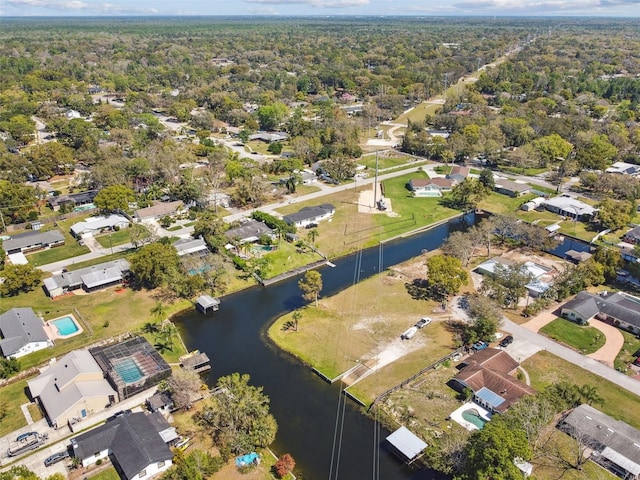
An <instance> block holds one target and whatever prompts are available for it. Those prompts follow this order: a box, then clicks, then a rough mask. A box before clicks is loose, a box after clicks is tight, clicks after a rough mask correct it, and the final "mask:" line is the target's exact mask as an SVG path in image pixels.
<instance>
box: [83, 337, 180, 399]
mask: <svg viewBox="0 0 640 480" xmlns="http://www.w3.org/2000/svg"><path fill="white" fill-rule="evenodd" d="M89 352H90V353H91V355H93V358H95V360H96V362H98V365H100V368H101V369H102V371H103V372H104V374H105V376H106V378H107V380H108V381H109V383H110V384H111V386H112V387H113V388H114V389H115V390H116V391H117V392H118V400H119V401H122V400H124V399H127V398H129V397H132V396H133V395H135V394H137V393H140V392H142V391H143V390H146V389H148V388H151V387H153V386H155V385H157V384H158V383H160V382H161V381H162V380H164V379H165V378H168V377H169V376H170V375H171V367H170V366H169V364H168V363H167V362H166V361H165V360H164V359H163V358H162V356H161V355H160V354H159V353H158V351H157V350H156V349H155V348H153V346H152V345H151V344H150V343H149V342H148V341H147V339H146V338H144V337H133V338H130V339H129V340H125V341H123V342H118V343H114V344H110V345H104V346H100V347H94V348H90V349H89Z"/></svg>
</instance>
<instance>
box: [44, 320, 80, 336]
mask: <svg viewBox="0 0 640 480" xmlns="http://www.w3.org/2000/svg"><path fill="white" fill-rule="evenodd" d="M51 323H53V324H54V325H55V327H56V330H58V335H60V336H61V337H66V336H67V335H71V334H73V333H76V332H77V331H78V330H80V329H79V328H78V325H77V324H76V322H75V321H74V320H73V318H71V317H69V316H66V317H62V318H58V319H57V320H52V321H51Z"/></svg>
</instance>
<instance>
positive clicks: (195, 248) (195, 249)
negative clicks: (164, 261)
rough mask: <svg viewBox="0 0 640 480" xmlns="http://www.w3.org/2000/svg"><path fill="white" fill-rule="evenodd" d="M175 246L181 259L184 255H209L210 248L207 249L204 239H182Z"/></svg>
mask: <svg viewBox="0 0 640 480" xmlns="http://www.w3.org/2000/svg"><path fill="white" fill-rule="evenodd" d="M173 246H174V247H175V249H176V250H177V252H178V256H180V257H182V256H184V255H198V256H204V255H206V254H207V253H209V247H207V243H206V242H205V241H204V240H203V239H202V237H198V238H191V237H190V238H181V239H180V240H178V241H177V242H175V243H174V244H173Z"/></svg>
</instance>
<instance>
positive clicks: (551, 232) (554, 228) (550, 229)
mask: <svg viewBox="0 0 640 480" xmlns="http://www.w3.org/2000/svg"><path fill="white" fill-rule="evenodd" d="M561 228H562V227H561V226H560V225H559V224H557V223H553V224H551V225H547V226H546V227H544V229H545V230H546V231H547V232H549V236H550V237H552V236H553V235H555V233H556V232H557V231H558V230H560V229H561Z"/></svg>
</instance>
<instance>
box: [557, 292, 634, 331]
mask: <svg viewBox="0 0 640 480" xmlns="http://www.w3.org/2000/svg"><path fill="white" fill-rule="evenodd" d="M633 298H634V297H631V296H629V295H622V294H620V293H614V294H611V295H606V296H599V295H592V294H590V293H588V292H580V293H579V294H578V295H576V298H574V299H573V300H571V301H569V302H567V303H565V304H564V305H563V306H562V308H563V309H564V308H570V309H572V310H574V311H576V312H577V313H579V314H580V315H581V316H582V317H583V318H585V319H588V318H592V317H593V316H594V315H596V314H598V313H602V314H605V315H608V316H610V317H613V318H614V319H616V320H620V321H623V322H626V323H628V324H630V325H633V326H635V327H640V300H639V301H635V300H634V299H633Z"/></svg>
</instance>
